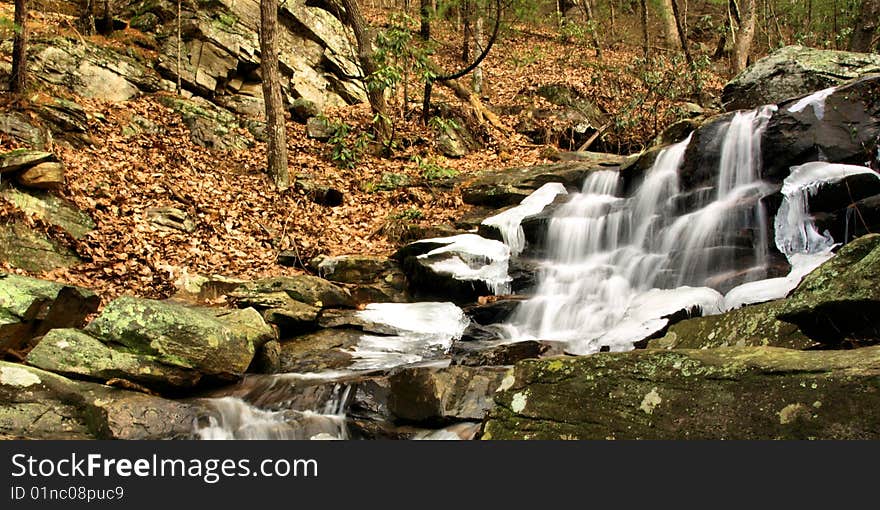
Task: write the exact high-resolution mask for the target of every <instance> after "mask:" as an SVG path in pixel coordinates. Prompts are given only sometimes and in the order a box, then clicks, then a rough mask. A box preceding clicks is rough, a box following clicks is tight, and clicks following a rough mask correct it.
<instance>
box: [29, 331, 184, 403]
mask: <svg viewBox="0 0 880 510" xmlns="http://www.w3.org/2000/svg"><path fill="white" fill-rule="evenodd" d="M27 362H28V363H29V364H30V365H33V366H35V367H37V368H41V369H43V370H48V371H50V372H55V373H58V374H62V375H66V376H73V377H84V378H88V379H92V380H97V381H99V382H104V381H108V380H110V379H125V380H128V381H132V382H136V383H139V384H143V385H145V386H147V387H149V388H153V389H157V390H162V389H168V388H175V387H177V388H189V387H193V386H195V385H196V384H197V383H198V382H199V379H200V378H201V374H199V373H198V372H197V371H195V370H190V369H186V368H181V367H177V366H173V365H168V364H166V363H162V362H161V361H160V360H159V358H158V357H157V356H152V355H147V354H140V353H137V352H129V351H127V350H125V349H121V348H113V347H110V346H108V345H106V344H104V343H103V342H101V341H100V340H98V339H96V338H94V337H92V336H89V335H88V334H86V333H83V332H82V331H80V330H77V329H53V330H51V331H49V332H48V333H47V334H46V335H45V336H44V337H43V338H42V340H40V342H39V343H38V344H37V345H36V347H34V348H33V349H32V350H31V352H30V353H28V356H27Z"/></svg>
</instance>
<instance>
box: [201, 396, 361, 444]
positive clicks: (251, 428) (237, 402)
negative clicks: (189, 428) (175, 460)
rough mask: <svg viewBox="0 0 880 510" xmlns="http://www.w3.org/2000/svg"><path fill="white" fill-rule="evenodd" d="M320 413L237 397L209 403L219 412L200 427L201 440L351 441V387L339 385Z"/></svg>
mask: <svg viewBox="0 0 880 510" xmlns="http://www.w3.org/2000/svg"><path fill="white" fill-rule="evenodd" d="M335 390H336V394H335V395H334V398H331V399H329V400H328V401H327V402H326V403H325V404H324V407H323V409H322V410H321V411H320V412H318V411H311V410H305V411H298V410H272V411H268V410H264V409H259V408H257V407H255V406H253V405H251V404H250V403H248V402H246V401H244V400H242V399H240V398H236V397H223V398H215V399H209V400H206V401H205V402H207V403H208V404H209V405H210V406H211V407H212V408H213V410H214V411H215V413H214V414H213V415H211V416H208V418H207V420H208V423H207V424H206V425H204V426H201V427H199V426H197V427H196V431H195V433H196V436H197V437H198V438H199V439H347V438H348V427H347V426H346V423H345V407H346V403H347V401H348V398H349V395H350V391H351V388H350V387H349V386H347V385H338V386H337V387H336V388H335Z"/></svg>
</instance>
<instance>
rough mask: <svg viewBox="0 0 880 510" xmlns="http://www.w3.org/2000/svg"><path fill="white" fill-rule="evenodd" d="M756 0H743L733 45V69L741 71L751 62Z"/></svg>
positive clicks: (735, 71) (737, 71)
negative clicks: (739, 21)
mask: <svg viewBox="0 0 880 510" xmlns="http://www.w3.org/2000/svg"><path fill="white" fill-rule="evenodd" d="M756 3H757V2H756V1H755V0H743V3H742V11H741V12H740V19H741V20H742V22H741V23H740V25H739V30H738V31H737V33H736V42H735V43H734V46H733V62H732V69H731V70H732V71H733V72H734V73H739V72H741V71H742V70H743V69H745V68H746V66H747V65H748V63H749V54H750V53H751V51H752V40H753V39H754V38H755V18H756V15H757V7H756Z"/></svg>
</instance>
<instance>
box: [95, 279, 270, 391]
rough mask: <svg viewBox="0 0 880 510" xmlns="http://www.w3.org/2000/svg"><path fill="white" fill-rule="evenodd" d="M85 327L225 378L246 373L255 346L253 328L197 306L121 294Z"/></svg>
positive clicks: (141, 350) (144, 351) (99, 335)
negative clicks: (122, 295)
mask: <svg viewBox="0 0 880 510" xmlns="http://www.w3.org/2000/svg"><path fill="white" fill-rule="evenodd" d="M249 313H250V314H251V315H252V314H256V311H254V310H251V311H250V312H249ZM257 315H258V314H257ZM85 331H86V332H87V333H89V334H91V335H93V336H95V337H97V338H99V339H101V340H103V341H104V342H113V343H118V344H121V345H124V346H126V347H128V348H129V349H130V350H132V351H134V352H137V353H140V354H145V355H151V356H155V357H156V359H157V360H159V361H161V362H162V363H166V364H169V365H173V366H178V367H181V368H187V369H193V370H197V371H199V372H201V373H202V374H205V375H211V376H216V377H219V378H224V379H234V378H237V377H239V376H240V375H241V374H243V373H244V372H245V370H247V368H248V366H249V365H250V363H251V360H252V359H253V357H254V352H255V347H254V344H253V341H254V338H255V337H254V336H253V335H254V331H253V329H252V328H250V327H241V326H240V323H239V324H237V321H224V320H221V319H219V318H216V317H214V316H212V315H210V314H209V313H206V312H205V311H202V310H198V309H195V308H190V307H187V306H183V305H179V304H172V303H168V302H161V301H153V300H149V299H139V298H132V297H122V298H119V299H116V300H114V301H112V302H110V303H109V304H108V305H107V306H106V307H105V308H104V310H103V311H102V312H101V314H100V315H99V316H98V317H97V318H96V319H95V320H93V321H92V322H91V323H90V324H89V325H88V326H87V327H86V329H85ZM257 336H259V335H257Z"/></svg>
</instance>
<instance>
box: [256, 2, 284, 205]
mask: <svg viewBox="0 0 880 510" xmlns="http://www.w3.org/2000/svg"><path fill="white" fill-rule="evenodd" d="M277 26H278V0H260V68H261V70H262V74H263V100H264V102H265V105H266V134H267V138H268V143H267V149H266V152H267V153H268V154H267V155H268V159H269V167H268V168H269V175H270V176H271V177H272V180H273V181H275V185H276V186H277V187H278V189H279V190H282V191H283V190H286V189H287V188H288V187H290V175H289V173H288V169H287V135H286V132H285V128H284V103H283V101H282V98H281V80H280V78H279V76H278V50H277V48H276V44H275V32H276V30H277Z"/></svg>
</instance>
